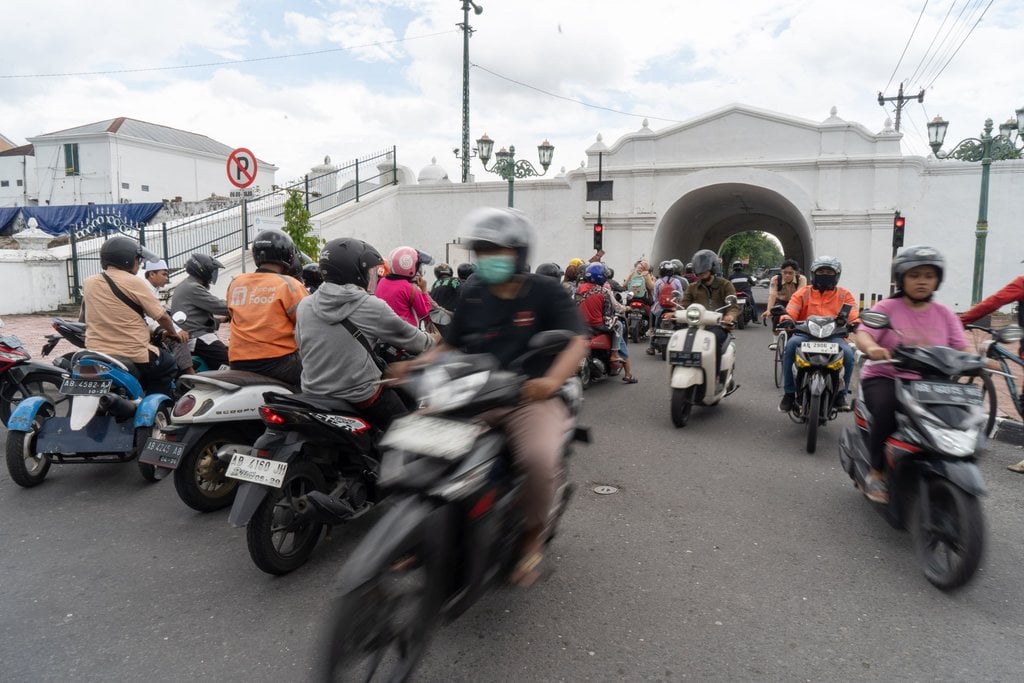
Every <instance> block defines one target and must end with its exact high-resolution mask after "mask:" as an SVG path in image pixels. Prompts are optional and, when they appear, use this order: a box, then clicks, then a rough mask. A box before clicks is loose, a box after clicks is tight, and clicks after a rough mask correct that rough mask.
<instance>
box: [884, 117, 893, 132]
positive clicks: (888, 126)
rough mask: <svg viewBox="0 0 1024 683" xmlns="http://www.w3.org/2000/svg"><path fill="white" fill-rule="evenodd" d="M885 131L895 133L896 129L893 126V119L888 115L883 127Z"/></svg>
mask: <svg viewBox="0 0 1024 683" xmlns="http://www.w3.org/2000/svg"><path fill="white" fill-rule="evenodd" d="M882 132H883V133H895V132H896V129H895V128H893V127H892V119H891V118H890V117H888V116H886V117H885V126H884V127H883V128H882Z"/></svg>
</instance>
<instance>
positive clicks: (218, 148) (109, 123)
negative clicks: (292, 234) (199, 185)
mask: <svg viewBox="0 0 1024 683" xmlns="http://www.w3.org/2000/svg"><path fill="white" fill-rule="evenodd" d="M95 133H111V134H112V135H117V136H119V137H121V136H123V137H126V138H136V139H139V140H148V141H150V142H156V143H160V144H164V145H172V146H174V147H180V148H182V149H191V150H195V151H199V152H207V153H209V154H216V155H219V156H224V157H227V155H228V154H230V153H231V150H232V149H233V148H232V147H229V146H228V145H225V144H224V143H222V142H217V141H216V140H214V139H212V138H209V137H207V136H205V135H200V134H199V133H191V132H189V131H187V130H179V129H178V128H171V127H170V126H161V125H159V124H156V123H149V122H148V121H139V120H138V119H130V118H127V117H124V116H120V117H118V118H116V119H107V120H106V121H97V122H96V123H87V124H85V125H84V126H76V127H74V128H68V129H66V130H59V131H55V132H53V133H46V134H44V135H38V136H35V137H33V138H31V140H32V141H40V140H45V139H47V138H67V137H75V136H77V135H90V134H95ZM259 161H260V162H261V163H263V164H267V162H265V161H263V160H262V159H260V160H259ZM267 165H272V164H267Z"/></svg>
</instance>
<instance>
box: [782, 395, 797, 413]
mask: <svg viewBox="0 0 1024 683" xmlns="http://www.w3.org/2000/svg"><path fill="white" fill-rule="evenodd" d="M795 400H796V396H795V395H794V394H783V395H782V400H781V401H779V411H780V412H783V413H788V412H790V411H791V410H793V403H794V401H795Z"/></svg>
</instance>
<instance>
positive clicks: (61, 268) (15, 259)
mask: <svg viewBox="0 0 1024 683" xmlns="http://www.w3.org/2000/svg"><path fill="white" fill-rule="evenodd" d="M65 263H66V262H65V261H64V259H62V258H59V257H57V256H54V255H52V254H50V253H48V252H46V251H31V252H28V251H24V250H19V249H0V281H2V282H3V283H4V284H3V296H0V315H6V314H14V313H36V312H39V311H53V310H56V309H57V306H58V305H60V304H62V303H66V302H67V301H69V297H68V279H67V270H66V266H65Z"/></svg>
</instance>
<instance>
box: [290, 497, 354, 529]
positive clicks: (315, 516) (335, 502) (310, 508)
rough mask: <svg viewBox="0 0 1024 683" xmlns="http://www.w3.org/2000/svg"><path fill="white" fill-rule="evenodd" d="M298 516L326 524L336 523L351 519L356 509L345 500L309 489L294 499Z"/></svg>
mask: <svg viewBox="0 0 1024 683" xmlns="http://www.w3.org/2000/svg"><path fill="white" fill-rule="evenodd" d="M295 510H296V512H298V514H299V517H301V518H304V519H310V520H316V521H318V522H324V523H326V524H337V523H338V522H344V521H345V520H348V519H351V518H352V517H353V516H354V515H355V514H356V509H355V508H354V507H352V505H351V504H350V503H349V502H348V501H345V500H339V499H337V498H331V497H330V496H329V495H327V494H326V493H324V492H322V491H310V492H309V493H308V494H306V495H305V496H302V497H301V498H299V499H298V500H296V501H295Z"/></svg>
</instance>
